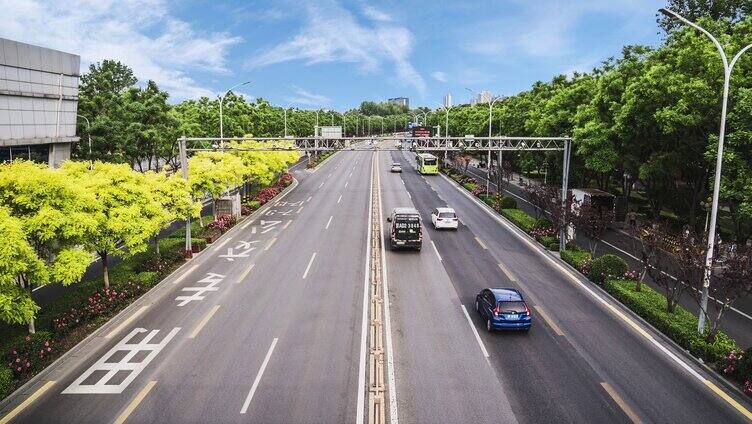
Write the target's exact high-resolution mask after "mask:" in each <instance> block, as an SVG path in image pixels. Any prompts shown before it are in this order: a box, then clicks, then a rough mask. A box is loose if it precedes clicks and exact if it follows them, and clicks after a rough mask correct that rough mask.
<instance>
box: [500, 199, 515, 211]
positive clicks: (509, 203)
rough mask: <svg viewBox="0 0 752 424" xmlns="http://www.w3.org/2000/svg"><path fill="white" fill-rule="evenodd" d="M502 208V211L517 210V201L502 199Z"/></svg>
mask: <svg viewBox="0 0 752 424" xmlns="http://www.w3.org/2000/svg"><path fill="white" fill-rule="evenodd" d="M501 208H502V209H517V201H516V200H514V199H512V198H511V197H502V198H501Z"/></svg>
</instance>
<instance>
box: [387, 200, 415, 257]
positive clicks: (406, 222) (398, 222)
mask: <svg viewBox="0 0 752 424" xmlns="http://www.w3.org/2000/svg"><path fill="white" fill-rule="evenodd" d="M386 220H387V222H389V223H391V226H390V232H389V241H390V242H391V243H390V244H391V245H392V250H396V249H415V250H420V248H421V246H422V245H423V229H422V226H421V224H420V222H421V220H420V214H419V213H418V211H417V210H415V208H394V209H392V213H391V215H389V217H387V219H386Z"/></svg>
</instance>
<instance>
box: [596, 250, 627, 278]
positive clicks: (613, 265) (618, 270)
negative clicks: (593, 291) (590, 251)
mask: <svg viewBox="0 0 752 424" xmlns="http://www.w3.org/2000/svg"><path fill="white" fill-rule="evenodd" d="M627 271H629V265H627V262H626V261H625V260H624V259H622V258H621V257H619V256H616V255H612V254H610V253H609V254H606V255H603V256H600V257H598V258H595V259H593V261H592V262H591V263H590V273H589V274H588V278H590V281H593V282H595V283H599V284H603V282H604V281H606V280H607V279H609V278H621V277H623V276H624V273H626V272H627Z"/></svg>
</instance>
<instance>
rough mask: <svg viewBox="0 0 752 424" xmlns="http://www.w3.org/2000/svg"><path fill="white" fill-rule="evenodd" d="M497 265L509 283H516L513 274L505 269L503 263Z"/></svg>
mask: <svg viewBox="0 0 752 424" xmlns="http://www.w3.org/2000/svg"><path fill="white" fill-rule="evenodd" d="M498 265H499V268H500V269H501V272H503V273H504V275H506V276H507V278H509V281H517V278H516V277H515V276H514V274H512V272H511V271H510V270H509V269H508V268H507V267H505V266H504V264H503V263H501V262H500V263H499V264H498Z"/></svg>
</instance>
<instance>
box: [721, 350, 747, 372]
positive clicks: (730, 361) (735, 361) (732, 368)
mask: <svg viewBox="0 0 752 424" xmlns="http://www.w3.org/2000/svg"><path fill="white" fill-rule="evenodd" d="M743 357H744V352H740V351H737V350H736V349H732V350H731V352H729V353H728V355H726V358H724V361H725V366H724V367H723V373H724V374H728V375H736V373H737V372H738V371H739V360H740V359H742V358H743Z"/></svg>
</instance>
